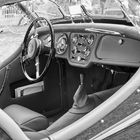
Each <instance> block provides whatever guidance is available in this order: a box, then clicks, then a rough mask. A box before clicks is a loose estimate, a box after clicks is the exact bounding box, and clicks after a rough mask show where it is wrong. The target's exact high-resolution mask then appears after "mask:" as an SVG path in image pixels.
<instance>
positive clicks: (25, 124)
mask: <svg viewBox="0 0 140 140" xmlns="http://www.w3.org/2000/svg"><path fill="white" fill-rule="evenodd" d="M4 111H5V112H6V113H7V114H8V115H9V116H10V117H11V118H12V119H13V120H14V121H15V122H16V123H17V124H18V125H19V127H20V128H21V129H22V130H23V131H40V130H44V129H46V128H47V127H48V126H49V122H48V119H47V118H46V117H45V116H43V115H42V114H40V113H37V112H35V111H32V110H30V109H28V108H26V107H23V106H20V105H17V104H13V105H10V106H8V107H6V108H5V109H4Z"/></svg>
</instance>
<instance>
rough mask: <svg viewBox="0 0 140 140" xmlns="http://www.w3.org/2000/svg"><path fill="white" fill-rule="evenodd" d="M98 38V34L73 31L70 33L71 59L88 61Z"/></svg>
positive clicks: (78, 61)
mask: <svg viewBox="0 0 140 140" xmlns="http://www.w3.org/2000/svg"><path fill="white" fill-rule="evenodd" d="M95 40H96V34H91V33H72V34H71V35H70V43H71V45H70V52H69V53H70V61H71V62H75V63H80V64H85V63H88V61H89V58H90V55H91V52H92V50H93V47H94V43H95Z"/></svg>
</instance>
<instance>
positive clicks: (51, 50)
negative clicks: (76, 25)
mask: <svg viewBox="0 0 140 140" xmlns="http://www.w3.org/2000/svg"><path fill="white" fill-rule="evenodd" d="M42 20H43V21H46V22H47V25H48V27H49V31H50V37H51V47H50V48H49V54H48V59H47V60H46V64H45V67H44V69H43V71H42V72H41V74H40V73H39V55H40V52H41V50H42V48H43V47H42V46H43V43H42V41H41V40H40V39H39V38H38V33H37V27H38V25H40V24H39V21H42ZM33 27H34V36H33V37H32V38H30V39H29V35H30V32H31V30H32V28H33ZM31 41H32V42H31ZM54 42H55V35H54V30H53V27H52V24H51V22H50V21H49V20H48V19H46V18H44V17H38V18H36V19H35V20H33V21H32V23H31V24H30V25H29V27H28V29H27V31H26V34H25V37H24V40H23V43H22V53H21V67H22V71H23V73H24V75H25V77H26V78H27V79H28V80H29V81H33V82H35V81H39V80H40V79H41V78H42V77H43V76H44V75H45V73H46V72H47V70H48V68H49V65H50V63H51V60H52V57H53V54H54V50H55V49H54V44H55V43H54ZM29 43H31V44H29ZM33 43H34V45H37V47H36V48H35V49H37V52H35V54H33V56H32V57H33V58H32V59H35V61H36V64H35V67H36V77H35V78H32V77H31V76H30V75H29V74H28V72H27V70H26V66H25V65H26V63H25V61H29V59H31V58H30V57H29V58H28V57H27V55H28V54H27V53H28V52H29V51H28V50H29V45H33ZM32 47H33V46H32ZM34 55H35V56H34ZM37 69H38V71H37ZM37 73H38V74H37Z"/></svg>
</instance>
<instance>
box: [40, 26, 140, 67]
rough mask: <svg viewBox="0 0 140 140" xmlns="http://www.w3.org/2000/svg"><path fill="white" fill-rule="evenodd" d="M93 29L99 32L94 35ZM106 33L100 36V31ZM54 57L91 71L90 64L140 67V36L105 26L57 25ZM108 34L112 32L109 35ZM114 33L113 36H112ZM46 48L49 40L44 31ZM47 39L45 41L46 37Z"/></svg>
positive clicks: (135, 32) (120, 28) (133, 31)
mask: <svg viewBox="0 0 140 140" xmlns="http://www.w3.org/2000/svg"><path fill="white" fill-rule="evenodd" d="M92 27H94V29H95V28H96V29H97V30H95V31H96V32H94V31H93V30H90V29H93V28H92ZM102 29H103V31H106V32H105V33H103V32H101V33H100V32H98V31H100V30H102ZM54 30H55V49H56V54H55V56H56V57H58V58H62V59H67V61H68V62H69V64H70V65H72V66H77V67H88V66H89V65H90V64H93V63H96V64H109V65H110V64H111V65H121V66H132V67H133V66H134V67H137V66H140V55H139V52H140V35H139V34H138V33H137V31H136V30H135V28H134V27H131V26H122V25H105V24H101V25H100V24H69V25H68V24H67V25H63V26H62V25H55V26H54ZM107 31H112V32H108V33H107ZM113 31H114V32H113ZM41 32H42V34H43V35H42V37H41V38H43V39H45V41H44V42H45V44H47V43H48V45H46V46H48V47H49V46H50V37H49V36H47V35H45V30H42V31H41ZM116 32H117V33H120V34H113V33H116ZM44 36H45V37H44Z"/></svg>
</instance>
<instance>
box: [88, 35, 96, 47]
mask: <svg viewBox="0 0 140 140" xmlns="http://www.w3.org/2000/svg"><path fill="white" fill-rule="evenodd" d="M94 39H95V38H94V35H90V36H89V37H88V38H87V42H88V44H89V45H92V44H93V42H94Z"/></svg>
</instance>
